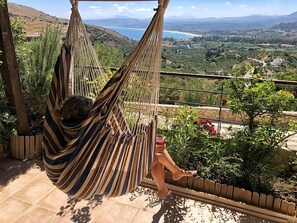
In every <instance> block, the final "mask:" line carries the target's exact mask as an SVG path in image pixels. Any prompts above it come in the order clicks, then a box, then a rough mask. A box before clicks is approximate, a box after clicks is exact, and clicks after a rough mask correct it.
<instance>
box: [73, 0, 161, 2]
mask: <svg viewBox="0 0 297 223" xmlns="http://www.w3.org/2000/svg"><path fill="white" fill-rule="evenodd" d="M78 1H79V2H157V1H158V0H78Z"/></svg>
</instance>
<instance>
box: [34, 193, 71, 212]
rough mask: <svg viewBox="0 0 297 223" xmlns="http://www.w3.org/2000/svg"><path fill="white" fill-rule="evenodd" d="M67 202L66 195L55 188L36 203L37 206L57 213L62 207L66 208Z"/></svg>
mask: <svg viewBox="0 0 297 223" xmlns="http://www.w3.org/2000/svg"><path fill="white" fill-rule="evenodd" d="M67 201H68V195H67V194H65V193H64V192H62V191H60V190H59V189H57V188H55V189H54V190H52V191H51V192H49V193H48V194H47V195H46V196H45V197H43V198H42V199H41V200H40V201H38V203H37V205H38V206H40V207H43V208H46V209H48V210H51V211H54V212H59V211H60V210H61V208H62V207H65V206H67Z"/></svg>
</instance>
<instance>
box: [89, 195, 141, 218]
mask: <svg viewBox="0 0 297 223" xmlns="http://www.w3.org/2000/svg"><path fill="white" fill-rule="evenodd" d="M137 211H138V209H137V208H134V207H131V206H128V205H124V204H122V203H118V202H116V201H113V200H108V201H107V202H106V204H105V205H104V207H103V209H102V210H101V212H100V213H99V214H98V216H97V217H96V218H95V219H93V220H92V222H93V223H103V222H104V223H115V222H121V223H129V222H131V220H132V219H133V218H134V216H135V215H136V213H137Z"/></svg>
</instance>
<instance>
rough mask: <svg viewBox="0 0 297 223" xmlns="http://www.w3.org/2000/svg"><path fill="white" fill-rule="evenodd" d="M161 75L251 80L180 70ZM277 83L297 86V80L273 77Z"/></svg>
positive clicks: (163, 72) (164, 72) (165, 72)
mask: <svg viewBox="0 0 297 223" xmlns="http://www.w3.org/2000/svg"><path fill="white" fill-rule="evenodd" d="M160 74H161V76H176V77H194V78H206V79H216V80H225V79H243V80H249V79H251V78H244V77H233V76H222V75H208V74H193V73H178V72H167V71H162V72H160ZM265 80H266V79H259V81H265ZM272 81H273V82H274V83H275V84H281V85H293V86H297V81H287V80H276V79H272Z"/></svg>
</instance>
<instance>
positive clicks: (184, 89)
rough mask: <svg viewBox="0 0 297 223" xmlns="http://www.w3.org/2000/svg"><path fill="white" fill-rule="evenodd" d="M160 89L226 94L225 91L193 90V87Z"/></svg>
mask: <svg viewBox="0 0 297 223" xmlns="http://www.w3.org/2000/svg"><path fill="white" fill-rule="evenodd" d="M160 89H168V90H176V91H191V92H202V93H211V94H226V93H225V92H218V91H206V90H193V89H186V88H171V87H160Z"/></svg>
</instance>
